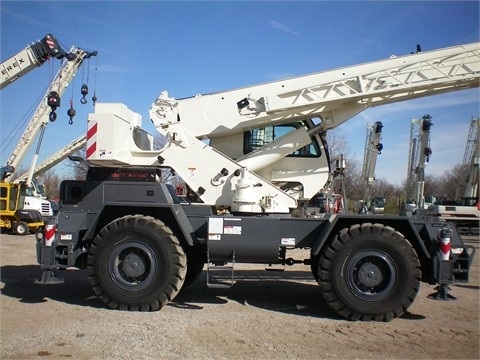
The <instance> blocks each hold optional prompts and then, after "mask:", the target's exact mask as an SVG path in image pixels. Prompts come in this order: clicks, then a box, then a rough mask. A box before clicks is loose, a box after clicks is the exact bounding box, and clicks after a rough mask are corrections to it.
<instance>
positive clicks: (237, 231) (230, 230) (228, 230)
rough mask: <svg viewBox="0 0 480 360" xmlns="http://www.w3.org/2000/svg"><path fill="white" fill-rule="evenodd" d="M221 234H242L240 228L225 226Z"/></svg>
mask: <svg viewBox="0 0 480 360" xmlns="http://www.w3.org/2000/svg"><path fill="white" fill-rule="evenodd" d="M223 233H224V234H230V235H241V234H242V227H241V226H230V225H225V226H224V227H223Z"/></svg>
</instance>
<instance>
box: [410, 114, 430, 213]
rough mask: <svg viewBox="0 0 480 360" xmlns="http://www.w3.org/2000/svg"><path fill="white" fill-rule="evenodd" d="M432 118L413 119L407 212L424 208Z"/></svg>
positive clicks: (428, 116) (427, 116) (425, 116)
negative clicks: (426, 166) (426, 167)
mask: <svg viewBox="0 0 480 360" xmlns="http://www.w3.org/2000/svg"><path fill="white" fill-rule="evenodd" d="M432 125H433V123H432V117H431V116H430V115H424V116H423V117H422V118H421V119H413V118H412V119H411V126H410V147H409V152H408V154H409V155H408V174H407V184H406V188H407V195H406V203H405V209H404V210H405V211H406V212H409V213H410V212H414V211H415V210H416V209H423V207H424V201H425V198H424V194H423V193H424V191H423V190H424V187H425V165H426V163H427V162H429V161H430V156H431V155H432V150H431V148H430V131H431V130H430V129H431V127H432Z"/></svg>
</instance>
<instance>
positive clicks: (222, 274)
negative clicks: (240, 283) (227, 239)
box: [207, 250, 235, 289]
mask: <svg viewBox="0 0 480 360" xmlns="http://www.w3.org/2000/svg"><path fill="white" fill-rule="evenodd" d="M229 264H231V265H229ZM234 265H235V250H233V253H232V262H231V263H229V262H227V263H224V262H222V263H221V264H219V263H215V262H214V263H211V262H210V254H209V251H208V250H207V287H209V288H216V289H229V288H231V287H232V286H233V284H234V283H235V282H234V277H233V276H234Z"/></svg>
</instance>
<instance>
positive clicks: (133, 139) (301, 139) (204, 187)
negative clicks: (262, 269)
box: [87, 43, 480, 213]
mask: <svg viewBox="0 0 480 360" xmlns="http://www.w3.org/2000/svg"><path fill="white" fill-rule="evenodd" d="M479 78H480V43H474V44H467V45H461V46H455V47H451V48H445V49H440V50H435V51H429V52H422V53H417V54H412V55H407V56H401V57H391V58H389V59H386V60H380V61H376V62H371V63H367V64H362V65H356V66H350V67H346V68H343V69H335V70H330V71H325V72H320V73H315V74H311V75H305V76H299V77H295V78H291V79H286V80H279V81H274V82H270V83H266V84H260V85H254V86H249V87H244V88H240V89H235V90H231V91H224V92H217V93H212V94H206V95H198V96H195V97H191V98H186V99H179V100H176V99H174V98H170V97H169V96H168V94H167V92H162V93H161V95H160V96H159V98H158V99H157V100H155V102H154V103H153V105H152V107H151V109H150V118H151V120H152V122H153V124H154V125H155V126H156V128H157V130H158V132H159V133H160V134H162V135H163V136H165V137H166V139H167V143H166V145H165V146H164V147H163V148H162V149H158V150H157V149H154V148H153V146H152V144H153V142H152V136H151V135H149V134H147V133H145V132H144V131H143V130H142V129H141V116H140V115H139V114H137V113H134V112H133V111H131V110H129V109H128V108H127V107H126V106H124V105H122V104H97V106H96V109H95V113H94V114H90V116H89V121H88V134H87V161H89V162H90V163H92V164H96V165H100V166H153V167H161V166H165V167H171V168H173V169H174V170H175V171H176V173H177V174H178V175H179V176H181V177H182V179H183V180H184V181H185V182H186V183H187V184H188V185H189V186H190V188H192V189H193V190H194V191H195V192H196V194H197V195H199V196H200V197H201V199H202V200H203V201H204V202H205V203H208V204H215V205H222V206H229V207H231V209H232V211H235V212H248V213H259V212H267V213H273V212H280V213H285V212H289V211H290V210H291V209H292V208H296V207H297V200H299V199H309V198H311V197H313V196H314V195H315V194H316V193H317V192H318V191H319V190H320V189H321V188H322V187H323V186H324V184H325V183H326V182H327V180H328V174H329V160H328V150H327V148H326V146H325V142H324V141H323V136H321V135H322V134H323V132H324V131H325V130H327V129H332V128H335V127H337V126H339V125H340V124H342V123H344V122H345V121H347V120H348V119H350V118H351V117H353V116H354V115H356V114H358V113H359V112H361V111H363V110H365V109H367V108H369V107H372V106H378V105H382V104H388V103H394V102H398V101H403V100H410V99H415V98H420V97H424V96H431V95H435V94H441V93H447V92H451V91H457V90H462V89H469V88H474V87H478V86H479ZM315 118H318V119H319V120H318V121H316V120H315ZM310 119H314V120H310ZM112 133H113V134H115V136H112ZM205 139H208V140H209V141H210V143H209V144H207V143H206V142H205V141H204V140H205Z"/></svg>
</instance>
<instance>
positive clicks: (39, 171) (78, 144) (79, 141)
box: [17, 134, 87, 181]
mask: <svg viewBox="0 0 480 360" xmlns="http://www.w3.org/2000/svg"><path fill="white" fill-rule="evenodd" d="M86 142H87V137H86V135H85V134H84V135H81V136H80V137H78V138H76V139H75V140H73V141H71V142H70V143H69V144H68V145H67V146H64V147H63V148H61V149H60V150H58V151H57V152H56V153H55V154H53V155H51V156H49V157H48V158H47V159H46V160H44V161H43V162H42V163H41V164H40V165H38V166H36V167H35V168H34V169H33V177H35V178H36V177H38V176H41V175H43V173H45V172H46V171H47V170H50V169H51V168H52V167H54V166H55V165H57V164H58V163H60V162H61V161H63V160H64V159H66V158H67V157H68V156H70V155H72V154H74V153H75V152H77V151H78V150H80V149H81V148H82V147H84V146H85V144H86ZM29 173H30V171H29V172H27V173H25V174H22V175H21V176H19V177H18V178H17V180H19V181H26V180H27V179H28V175H29Z"/></svg>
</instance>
